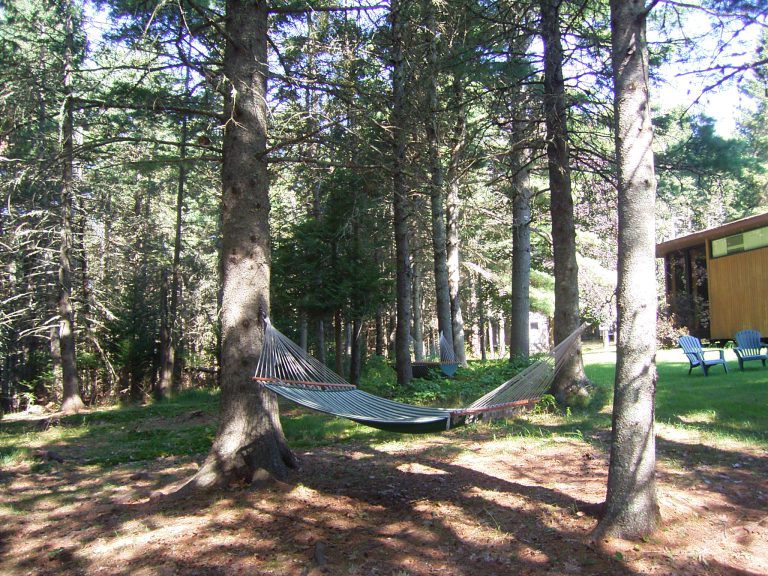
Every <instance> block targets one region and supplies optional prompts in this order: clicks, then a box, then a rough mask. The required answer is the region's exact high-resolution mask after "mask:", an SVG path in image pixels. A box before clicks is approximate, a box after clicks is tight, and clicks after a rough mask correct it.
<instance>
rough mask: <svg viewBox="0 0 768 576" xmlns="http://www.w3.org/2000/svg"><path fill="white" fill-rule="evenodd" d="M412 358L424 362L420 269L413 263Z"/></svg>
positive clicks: (417, 264) (416, 263)
mask: <svg viewBox="0 0 768 576" xmlns="http://www.w3.org/2000/svg"><path fill="white" fill-rule="evenodd" d="M412 269H413V358H414V360H416V362H422V361H423V360H424V318H423V317H422V312H421V311H422V305H423V301H422V300H423V297H422V293H423V290H422V287H421V281H422V276H421V269H420V268H419V263H418V262H414V263H413V268H412Z"/></svg>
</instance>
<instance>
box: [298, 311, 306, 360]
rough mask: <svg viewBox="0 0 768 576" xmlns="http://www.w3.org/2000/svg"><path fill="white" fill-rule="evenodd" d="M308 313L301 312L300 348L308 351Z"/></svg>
mask: <svg viewBox="0 0 768 576" xmlns="http://www.w3.org/2000/svg"><path fill="white" fill-rule="evenodd" d="M307 328H308V326H307V313H306V312H299V348H301V349H302V350H304V352H306V351H307Z"/></svg>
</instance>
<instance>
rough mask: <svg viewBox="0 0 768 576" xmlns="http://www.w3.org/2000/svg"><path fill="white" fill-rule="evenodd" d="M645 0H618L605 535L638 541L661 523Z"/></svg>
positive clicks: (600, 529)
mask: <svg viewBox="0 0 768 576" xmlns="http://www.w3.org/2000/svg"><path fill="white" fill-rule="evenodd" d="M646 15H647V9H646V7H645V3H644V1H633V2H627V1H626V0H612V1H611V37H612V52H611V59H612V62H613V81H614V94H615V95H614V114H615V122H616V136H615V137H616V161H617V162H616V163H617V166H618V184H619V260H618V262H619V270H618V272H619V282H618V289H617V308H618V323H619V334H618V342H617V355H616V382H615V384H614V393H613V429H612V434H611V463H610V468H609V471H608V492H607V496H606V503H605V504H606V505H605V513H604V516H603V518H602V520H601V521H600V523H599V524H598V526H597V529H596V535H597V536H599V537H606V536H613V537H619V538H639V537H642V536H645V535H647V534H650V533H651V532H652V531H653V530H654V528H655V527H656V526H657V525H658V522H659V519H660V514H659V505H658V500H657V496H656V480H655V469H656V443H655V433H654V426H653V418H654V401H655V395H656V362H655V356H656V283H655V282H653V281H650V282H649V281H648V280H649V278H650V279H653V278H655V273H656V261H655V240H656V239H655V228H654V217H655V215H654V210H655V200H656V177H655V174H654V166H653V128H652V126H651V112H650V106H649V95H648V48H647V45H646V40H645V19H646Z"/></svg>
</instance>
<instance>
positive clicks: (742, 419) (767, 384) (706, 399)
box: [0, 350, 768, 466]
mask: <svg viewBox="0 0 768 576" xmlns="http://www.w3.org/2000/svg"><path fill="white" fill-rule="evenodd" d="M727 354H728V356H727V359H728V360H729V367H730V368H731V372H729V373H728V374H725V373H724V372H723V371H722V370H721V369H720V368H713V369H712V370H711V371H710V376H709V377H705V376H704V374H703V372H702V371H701V370H700V369H699V370H694V371H693V373H692V374H691V375H688V362H687V360H686V359H685V357H684V356H683V354H682V353H681V352H680V351H678V350H661V351H659V353H658V356H657V367H658V374H659V378H658V385H657V395H656V419H657V422H658V423H659V424H660V425H661V426H662V427H664V426H671V427H679V428H684V429H687V430H691V431H696V432H697V433H700V434H701V435H703V436H705V437H707V438H710V439H711V440H713V441H719V440H729V439H730V440H736V441H744V442H748V443H751V444H756V445H760V446H765V447H768V369H766V368H763V367H762V366H761V365H760V364H759V363H751V364H747V369H746V370H745V371H743V372H741V371H739V370H738V364H737V362H736V359H735V356H733V355H732V354H731V353H730V352H727ZM584 361H585V366H586V371H587V375H588V376H589V378H590V379H591V380H592V382H593V383H594V384H595V386H596V394H595V400H594V402H593V403H592V404H591V405H590V406H589V407H587V408H585V409H580V410H568V411H567V412H566V413H559V412H556V413H552V412H551V411H546V410H543V411H542V410H540V411H538V412H534V413H533V414H527V415H524V416H522V417H520V418H517V419H512V420H508V421H506V422H497V423H494V424H492V425H491V426H490V427H489V428H487V429H486V430H487V431H489V432H490V433H492V434H493V435H502V436H506V437H515V436H516V437H519V438H520V439H522V440H526V439H533V438H538V439H547V438H552V437H555V436H570V437H584V438H587V439H588V438H589V437H590V436H591V435H592V434H594V433H596V432H601V431H605V430H609V429H610V425H611V416H610V402H611V395H612V387H613V379H614V371H615V353H614V352H610V351H609V352H604V351H602V350H597V351H591V352H586V353H585V355H584ZM509 371H510V368H509V366H507V364H506V362H505V361H495V362H494V361H492V362H489V363H487V364H486V365H480V364H479V363H473V365H472V366H471V367H470V368H469V369H467V370H465V371H463V372H462V371H459V374H458V377H457V378H456V379H455V380H452V381H450V383H448V382H444V381H441V380H434V381H421V382H419V383H417V385H416V386H414V388H413V391H412V392H411V394H412V395H413V397H412V398H410V399H409V398H408V394H402V393H401V394H398V395H397V396H398V399H400V400H404V401H409V400H410V401H424V402H429V403H432V404H443V405H448V406H451V405H455V404H456V403H457V401H459V402H468V401H470V400H471V398H464V396H469V395H474V396H479V395H480V394H481V393H482V392H483V391H484V390H485V389H489V388H492V387H493V386H494V385H495V384H497V383H500V382H501V381H503V380H504V379H505V378H506V377H509ZM384 374H389V371H385V372H384ZM218 402H219V396H218V393H216V392H206V391H192V392H186V393H184V394H181V395H179V396H178V397H177V398H175V399H173V400H172V401H169V402H163V403H151V404H148V405H146V406H140V407H113V408H107V409H102V410H95V411H92V412H88V413H87V414H81V415H76V416H70V417H67V418H62V419H61V420H59V421H57V422H55V424H54V425H51V426H49V427H48V428H47V429H45V430H41V429H39V424H38V423H36V422H32V421H29V420H14V419H12V418H6V419H4V420H0V466H3V465H7V464H11V463H14V462H19V461H24V460H31V461H37V460H36V459H35V458H34V453H35V450H37V449H45V450H53V451H56V452H58V453H60V455H62V456H63V457H65V458H67V459H75V460H77V461H79V462H81V463H83V464H90V465H96V466H112V465H115V464H120V463H130V462H141V461H147V460H153V459H157V458H163V457H173V458H199V457H200V456H201V455H203V454H205V452H206V451H207V450H208V448H209V447H210V445H211V441H212V440H213V437H214V435H215V431H216V422H215V421H216V416H217V414H218ZM282 406H283V409H282V416H283V417H282V420H283V426H284V429H285V433H286V436H287V438H288V441H289V443H290V444H291V446H293V447H294V448H306V447H311V446H317V445H322V444H329V443H337V442H346V441H360V442H374V443H378V442H384V441H392V440H394V439H401V440H402V441H407V439H408V438H409V436H408V435H401V436H398V435H395V434H392V433H385V432H381V431H378V430H373V429H370V428H366V427H364V426H361V425H358V424H355V423H353V422H349V421H346V420H341V419H338V418H331V417H328V416H325V415H322V414H317V413H314V412H306V411H303V410H296V409H294V408H293V407H292V406H290V405H288V404H284V405H282ZM476 429H477V427H476V426H471V427H467V428H465V429H464V430H463V431H461V430H460V431H457V432H455V433H458V434H473V433H474V432H475V430H476ZM36 466H47V464H46V463H45V462H43V463H40V462H38V463H37V464H36Z"/></svg>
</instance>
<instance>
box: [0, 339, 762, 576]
mask: <svg viewBox="0 0 768 576" xmlns="http://www.w3.org/2000/svg"><path fill="white" fill-rule="evenodd" d="M729 355H730V352H729ZM728 357H729V359H730V356H728ZM585 361H586V363H587V371H588V374H589V376H590V378H591V379H592V380H593V382H594V383H595V385H596V387H597V391H596V394H595V400H594V401H593V402H592V404H591V405H590V406H588V407H586V408H584V409H582V410H574V411H569V412H568V413H566V414H562V413H557V412H556V411H553V410H552V409H551V406H550V405H547V404H546V403H545V405H544V406H542V407H541V408H540V409H538V410H537V411H535V412H534V413H531V414H528V415H526V416H521V417H520V418H517V419H514V420H509V421H507V422H505V423H495V424H493V425H490V426H489V425H476V426H471V427H467V428H464V429H458V430H454V431H451V432H449V433H446V434H441V435H427V436H408V435H402V436H396V435H393V434H387V433H384V432H380V431H375V430H369V429H367V428H363V427H361V426H357V425H355V424H351V423H348V422H345V421H341V420H338V419H331V418H326V417H324V416H321V415H317V414H313V413H308V412H304V411H299V410H296V409H294V408H292V407H289V406H287V405H285V406H283V408H284V411H283V422H284V428H285V430H286V434H287V435H288V437H289V441H290V442H291V445H292V446H293V447H294V449H295V450H296V452H297V454H298V456H299V458H300V463H301V467H300V469H298V470H296V471H295V472H294V473H293V474H292V476H291V477H290V478H288V479H287V481H286V482H284V483H275V484H272V485H270V486H267V487H263V488H261V489H259V490H254V489H253V488H251V487H247V486H237V487H234V488H233V489H232V490H231V491H228V492H226V493H218V494H215V495H210V496H208V497H205V498H194V499H182V500H179V499H172V498H169V497H168V496H166V495H167V494H168V493H170V492H171V491H172V489H173V488H174V487H176V486H178V485H180V484H181V483H182V482H183V481H184V480H185V479H186V478H188V477H189V476H190V475H191V474H192V473H193V472H194V470H195V469H196V467H197V465H198V464H199V463H200V462H201V461H202V459H203V457H204V456H205V453H206V451H207V449H208V447H209V445H210V442H211V440H212V438H213V436H214V434H215V428H216V418H217V410H218V395H217V394H216V393H213V392H211V393H209V392H195V393H186V394H184V395H182V396H180V397H178V398H177V399H175V400H173V401H171V402H166V403H160V404H149V405H147V406H143V407H131V408H129V407H122V408H114V409H110V410H94V411H90V412H88V413H85V414H81V415H78V416H75V417H70V418H66V419H65V418H57V417H56V416H55V415H53V416H51V415H48V416H47V417H35V418H32V417H21V416H6V417H5V418H4V419H3V420H1V421H0V487H1V488H2V491H1V493H0V521H2V524H0V566H2V570H0V572H2V573H3V574H9V575H16V574H126V575H127V574H147V575H149V574H152V575H155V574H157V575H161V574H190V575H191V574H222V575H223V574H239V573H242V574H276V575H277V574H280V575H282V574H288V575H292V574H295V575H297V576H299V575H302V574H306V575H310V574H353V575H354V574H359V575H369V574H370V575H373V574H381V575H398V576H405V575H422V574H423V575H427V574H448V575H467V576H469V575H474V574H485V575H492V574H497V575H507V574H723V575H726V574H729V575H730V574H764V573H768V552H767V551H766V550H768V546H766V542H768V520H767V519H766V516H765V514H766V512H765V511H766V509H768V485H767V482H766V478H768V414H766V406H767V405H768V369H763V368H762V367H758V365H754V366H751V367H749V366H748V368H747V370H745V371H744V372H739V371H738V369H737V365H736V362H735V358H734V361H733V362H731V369H732V370H731V372H730V373H729V374H727V375H725V374H721V373H717V372H716V371H713V372H711V373H710V376H709V377H708V378H705V377H704V375H703V374H702V373H701V372H698V373H697V372H695V371H694V373H693V374H691V375H690V376H688V374H687V372H688V368H687V362H686V361H685V358H684V357H683V356H682V354H680V353H678V352H677V351H661V352H660V353H659V357H658V370H659V383H658V391H657V400H658V401H657V422H658V426H657V433H658V438H657V446H658V455H659V467H658V482H659V490H660V495H661V503H662V513H663V516H664V525H663V526H662V528H661V529H660V530H659V531H658V532H657V533H656V534H655V535H654V536H653V537H651V538H650V539H648V540H647V541H639V542H623V541H616V542H601V543H593V542H591V541H590V538H589V533H590V530H591V529H592V528H593V527H594V525H595V522H596V520H595V516H594V514H595V505H596V504H599V503H600V502H601V501H602V499H603V498H604V491H605V484H606V474H607V457H608V456H607V449H608V439H609V432H610V387H611V385H612V381H613V367H614V362H615V358H614V354H613V353H612V352H602V351H596V352H592V353H588V354H586V355H585ZM388 370H391V369H389V368H388ZM502 370H508V368H507V367H506V366H505V363H504V362H496V363H494V362H490V363H487V364H485V365H482V364H477V365H472V366H471V368H470V369H469V370H466V371H463V372H462V371H460V373H459V375H458V377H457V379H456V380H454V381H452V383H451V384H450V385H449V386H441V385H440V384H441V380H439V379H433V380H428V381H423V382H418V383H417V385H416V386H414V388H413V390H412V391H407V392H393V394H398V395H400V396H402V397H403V399H410V400H413V399H414V398H416V397H418V398H419V399H420V400H421V401H423V402H427V403H435V402H436V403H439V404H445V403H451V402H452V401H456V402H461V401H463V400H464V397H463V396H464V395H465V394H464V392H466V395H467V396H472V395H474V394H475V393H476V392H477V391H478V390H477V389H476V388H477V387H481V388H482V386H483V384H482V381H483V380H484V379H486V380H488V381H489V385H490V384H492V383H493V382H490V381H494V382H499V380H498V379H497V377H498V376H499V374H497V373H496V371H502ZM388 374H389V373H388V372H386V371H384V370H382V371H381V378H382V379H384V380H386V378H387V377H388ZM372 378H373V379H374V380H375V377H374V376H372ZM462 382H464V383H466V388H467V390H464V386H463V385H462ZM371 385H372V386H378V387H379V388H381V389H385V388H386V386H387V384H386V382H380V381H374V382H372V383H371ZM469 388H471V390H469ZM446 390H447V392H446ZM468 399H471V398H468Z"/></svg>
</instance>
